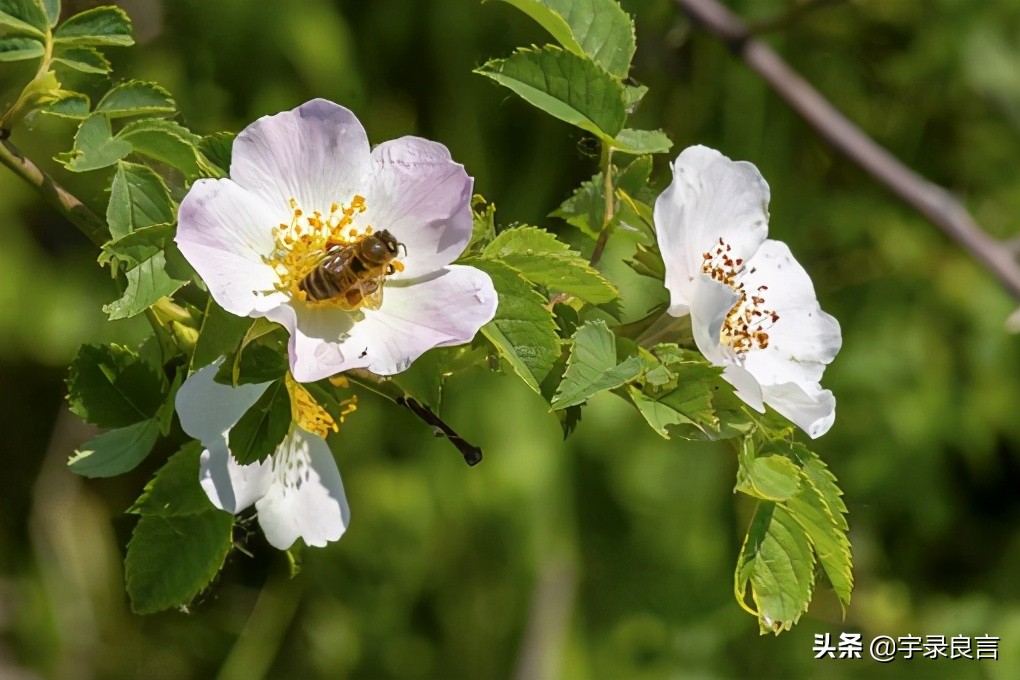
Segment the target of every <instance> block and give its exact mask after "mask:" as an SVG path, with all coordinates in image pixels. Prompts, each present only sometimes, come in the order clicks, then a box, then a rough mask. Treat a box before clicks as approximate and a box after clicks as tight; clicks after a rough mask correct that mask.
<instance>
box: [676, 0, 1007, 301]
mask: <svg viewBox="0 0 1020 680" xmlns="http://www.w3.org/2000/svg"><path fill="white" fill-rule="evenodd" d="M674 2H676V4H677V5H679V6H680V8H681V9H683V10H684V11H685V12H686V13H687V14H688V15H689V16H690V17H691V18H692V19H693V20H694V21H695V22H697V23H699V24H701V25H702V26H703V27H704V28H705V29H707V30H708V31H709V32H711V33H713V34H715V35H716V37H718V38H719V39H721V40H722V41H723V42H725V43H726V45H727V46H728V47H729V48H730V50H731V51H732V52H733V53H734V54H735V55H737V56H738V57H740V58H741V59H743V60H744V62H745V63H746V64H747V65H748V66H749V67H751V69H752V70H753V71H755V72H756V73H757V74H758V75H760V76H761V77H762V79H763V80H764V81H765V82H766V83H767V84H768V85H769V86H770V87H771V88H772V89H773V90H774V91H775V92H776V94H778V95H779V96H780V97H782V98H783V100H784V101H786V103H787V104H789V105H790V107H791V108H792V109H793V110H794V111H796V112H797V114H798V115H800V117H801V118H803V119H804V120H805V121H806V122H807V123H808V124H809V125H811V127H813V128H814V129H815V132H817V133H818V134H819V135H820V136H821V137H822V138H823V139H824V140H825V141H826V142H828V143H829V144H830V145H831V146H832V147H833V148H834V149H836V151H838V152H839V153H841V154H843V155H844V156H846V157H847V158H849V159H850V160H852V161H853V162H854V163H856V164H857V165H859V166H860V167H861V168H862V169H863V170H865V171H866V172H868V173H869V174H870V175H871V176H872V177H874V178H875V179H876V180H877V181H878V182H879V183H880V184H882V185H883V186H884V187H886V188H887V189H888V190H889V191H890V192H892V193H893V194H894V195H895V196H897V197H898V198H899V199H900V200H902V201H903V202H904V203H907V204H908V205H910V206H911V207H913V208H914V209H915V210H917V211H918V212H919V213H921V215H923V216H924V217H925V218H926V219H927V220H928V221H929V222H931V223H932V224H934V225H935V226H937V227H939V228H940V229H941V230H942V231H943V232H944V233H945V234H946V235H947V236H949V237H950V238H951V239H953V240H955V241H956V242H957V243H959V244H960V245H961V246H963V248H964V249H965V250H967V252H969V253H970V254H971V256H973V257H974V259H976V260H977V261H978V262H979V263H981V265H983V266H984V267H985V268H986V269H988V270H989V271H991V272H992V274H994V275H995V277H996V278H998V279H999V282H1000V283H1001V284H1002V285H1003V287H1004V288H1006V290H1007V291H1009V292H1010V293H1011V294H1012V295H1013V296H1014V297H1016V298H1017V299H1020V263H1018V262H1017V260H1016V259H1015V258H1014V256H1013V254H1012V253H1011V252H1010V249H1009V248H1008V247H1007V245H1006V244H1005V243H1004V242H1002V241H999V240H997V239H995V238H993V237H991V236H989V235H988V234H987V233H985V232H984V231H983V230H982V229H981V227H979V226H978V224H977V223H976V222H975V221H974V218H973V217H971V215H970V213H968V212H967V209H966V208H965V207H964V206H963V204H962V203H960V202H959V201H958V200H957V199H956V198H955V197H954V196H953V195H952V194H950V193H949V191H947V190H946V189H944V188H942V187H940V186H938V185H936V184H933V183H932V182H929V181H928V180H926V179H924V178H923V177H921V176H920V175H918V174H917V173H915V172H914V171H913V170H911V169H910V168H908V167H907V166H905V165H904V164H903V163H901V162H900V161H899V160H897V159H896V157H895V156H893V155H892V154H891V153H889V152H888V151H887V150H886V149H884V148H883V147H881V146H879V145H878V144H877V143H876V142H875V141H874V140H873V139H871V138H870V137H869V136H868V135H866V134H865V133H864V132H862V131H861V129H860V128H858V127H857V126H856V125H854V124H853V123H852V122H850V120H849V119H848V118H847V117H846V116H844V115H843V114H842V113H840V112H839V111H838V110H837V109H836V108H835V107H834V106H833V105H832V104H830V103H829V102H828V101H827V100H826V99H825V98H824V97H822V95H820V94H819V93H818V92H817V90H815V89H814V88H813V87H811V85H810V84H809V83H808V82H807V81H806V80H804V79H803V78H801V77H800V76H799V75H798V74H797V73H796V72H795V71H794V70H793V69H791V68H790V66H789V65H788V64H787V63H786V62H785V61H783V60H782V58H780V57H779V55H777V54H776V53H775V52H774V51H773V50H772V49H771V48H770V47H769V46H768V45H766V44H765V43H763V42H761V41H760V40H758V39H756V38H754V37H752V36H751V34H750V32H749V30H748V27H747V25H746V24H745V23H744V22H743V21H742V20H741V19H740V18H739V17H737V16H736V15H735V14H733V13H732V12H730V11H729V10H728V9H726V8H725V7H723V6H722V5H720V4H719V3H718V2H716V0H674Z"/></svg>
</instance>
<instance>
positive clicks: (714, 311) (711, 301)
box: [690, 274, 740, 366]
mask: <svg viewBox="0 0 1020 680" xmlns="http://www.w3.org/2000/svg"><path fill="white" fill-rule="evenodd" d="M739 298H740V294H739V293H737V292H736V291H734V290H733V289H732V288H730V287H729V286H727V285H726V284H724V283H720V282H719V281H713V280H712V279H710V278H709V277H708V276H706V275H705V274H698V275H697V276H695V278H694V285H693V286H692V288H691V300H690V304H691V307H690V314H691V332H692V333H693V334H694V343H695V344H696V345H697V346H698V349H699V350H700V351H701V353H702V354H704V355H705V358H706V359H708V360H709V361H711V362H712V363H713V364H715V365H716V366H727V365H730V364H733V363H736V359H735V358H734V356H733V352H731V351H729V349H728V348H726V347H724V346H722V345H720V343H719V332H720V330H721V329H722V325H723V322H725V321H726V315H727V314H729V312H730V310H731V309H733V305H734V304H735V303H736V302H737V300H738V299H739Z"/></svg>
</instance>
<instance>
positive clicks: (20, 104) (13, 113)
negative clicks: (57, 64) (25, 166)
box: [0, 27, 53, 131]
mask: <svg viewBox="0 0 1020 680" xmlns="http://www.w3.org/2000/svg"><path fill="white" fill-rule="evenodd" d="M43 38H44V39H43V45H44V49H45V52H43V56H42V61H41V62H39V69H38V70H37V71H36V72H35V75H34V76H33V77H32V80H30V81H28V84H27V85H25V87H24V88H23V89H22V90H21V94H19V95H18V99H17V100H16V101H15V102H14V104H12V105H11V108H9V109H7V112H6V113H4V115H3V117H0V130H7V131H10V129H11V127H13V126H14V123H15V122H16V121H17V120H18V114H20V113H21V109H23V108H24V107H25V104H27V103H28V100H29V97H31V96H32V94H34V91H35V84H36V83H38V82H40V81H41V80H43V79H44V78H45V77H46V75H47V74H48V73H49V71H50V63H51V62H52V61H53V31H52V30H51V29H50V28H48V27H47V29H46V35H45V36H43Z"/></svg>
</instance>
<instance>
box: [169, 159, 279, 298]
mask: <svg viewBox="0 0 1020 680" xmlns="http://www.w3.org/2000/svg"><path fill="white" fill-rule="evenodd" d="M285 219H287V218H286V216H281V213H280V211H279V210H277V209H274V208H273V207H271V206H269V205H267V204H266V203H265V202H264V201H263V200H262V199H261V198H259V197H258V196H256V195H254V194H251V193H249V192H247V191H245V190H244V189H242V188H241V187H240V186H238V185H237V184H235V183H234V182H232V181H231V180H229V179H220V180H211V179H202V180H198V181H197V182H195V183H194V184H193V185H192V187H191V190H190V191H189V192H188V194H187V196H185V197H184V200H183V201H182V202H181V207H180V210H179V212H178V226H177V236H176V237H175V240H176V241H177V246H178V247H179V248H180V250H181V253H183V254H184V257H185V258H187V260H188V262H190V263H191V266H192V267H194V268H195V271H197V272H198V274H199V276H201V277H202V280H203V281H205V283H206V285H207V286H208V287H209V292H210V293H211V294H212V296H213V298H214V299H215V300H216V302H218V303H219V305H220V306H221V307H223V308H224V309H225V310H227V311H228V312H230V313H231V314H237V315H238V316H247V315H249V314H250V313H251V312H252V311H253V310H264V309H268V308H270V307H274V306H276V305H278V304H280V301H281V300H282V299H283V298H282V295H281V294H280V293H276V292H275V291H274V284H276V282H277V281H278V280H279V277H278V276H277V275H276V272H274V271H273V268H272V267H270V266H269V265H268V264H266V263H265V261H264V260H263V257H264V256H266V255H268V254H269V253H271V252H272V250H273V248H274V239H273V233H272V229H273V226H274V225H276V224H278V223H279V222H281V221H284V220H285ZM266 293H268V296H267V295H266Z"/></svg>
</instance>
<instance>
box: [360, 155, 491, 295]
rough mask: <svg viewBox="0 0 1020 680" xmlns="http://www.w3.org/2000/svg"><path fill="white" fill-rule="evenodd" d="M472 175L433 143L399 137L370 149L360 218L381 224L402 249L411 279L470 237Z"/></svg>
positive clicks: (450, 257)
mask: <svg viewBox="0 0 1020 680" xmlns="http://www.w3.org/2000/svg"><path fill="white" fill-rule="evenodd" d="M473 185H474V180H473V179H472V178H471V177H468V174H467V172H465V170H464V166H463V165H461V164H460V163H455V162H454V161H453V160H452V159H451V158H450V152H449V151H448V150H447V148H446V147H445V146H443V145H442V144H439V143H437V142H431V141H429V140H427V139H421V138H418V137H401V138H400V139H394V140H392V141H389V142H384V143H382V144H380V145H379V146H377V147H375V149H374V150H373V151H372V174H371V180H370V182H369V187H368V189H367V193H366V204H367V206H368V209H367V211H366V213H365V215H364V218H363V220H359V222H361V221H364V222H365V223H367V224H371V225H372V226H373V228H375V229H376V230H377V231H378V230H380V229H386V230H388V231H389V232H391V233H392V234H393V235H394V236H395V237H396V239H397V240H398V241H400V242H401V243H403V244H404V246H406V248H407V256H406V257H405V258H402V262H403V263H404V267H405V269H404V271H403V272H402V273H399V274H396V275H394V276H393V277H391V278H392V279H394V280H397V279H412V278H415V277H418V276H424V275H426V274H430V273H432V272H434V271H437V270H439V269H441V268H442V267H445V266H446V265H448V264H450V263H451V262H453V261H454V260H455V259H457V256H458V255H460V254H461V253H462V252H463V251H464V248H465V247H466V246H467V244H468V241H469V240H470V239H471V225H472V217H471V189H472V187H473Z"/></svg>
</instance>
